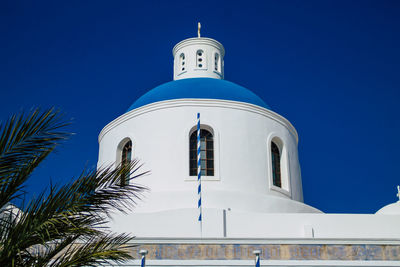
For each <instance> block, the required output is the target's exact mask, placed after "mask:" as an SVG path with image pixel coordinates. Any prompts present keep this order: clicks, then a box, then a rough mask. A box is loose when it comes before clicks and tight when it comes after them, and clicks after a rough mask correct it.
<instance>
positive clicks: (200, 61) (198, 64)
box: [196, 50, 206, 69]
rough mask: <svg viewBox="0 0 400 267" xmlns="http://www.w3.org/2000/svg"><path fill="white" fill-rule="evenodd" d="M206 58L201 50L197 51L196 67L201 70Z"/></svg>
mask: <svg viewBox="0 0 400 267" xmlns="http://www.w3.org/2000/svg"><path fill="white" fill-rule="evenodd" d="M205 61H206V57H205V55H204V51H203V50H197V52H196V67H197V68H199V69H203V68H205V67H206V62H205Z"/></svg>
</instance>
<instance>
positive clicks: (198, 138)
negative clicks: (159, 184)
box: [197, 113, 203, 235]
mask: <svg viewBox="0 0 400 267" xmlns="http://www.w3.org/2000/svg"><path fill="white" fill-rule="evenodd" d="M197 181H198V183H199V185H198V188H197V194H198V196H199V201H198V203H197V207H198V209H199V222H200V235H202V231H203V229H202V210H201V140H200V113H197Z"/></svg>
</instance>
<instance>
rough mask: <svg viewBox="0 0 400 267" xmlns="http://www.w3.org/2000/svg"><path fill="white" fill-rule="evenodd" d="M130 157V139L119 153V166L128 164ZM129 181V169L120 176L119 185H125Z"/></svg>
mask: <svg viewBox="0 0 400 267" xmlns="http://www.w3.org/2000/svg"><path fill="white" fill-rule="evenodd" d="M131 159H132V141H130V140H129V141H128V142H126V144H125V145H124V147H123V148H122V154H121V166H122V167H124V166H127V165H129V164H130V162H131ZM128 183H129V170H127V171H126V172H124V173H123V174H122V176H121V184H120V185H121V186H125V185H127V184H128Z"/></svg>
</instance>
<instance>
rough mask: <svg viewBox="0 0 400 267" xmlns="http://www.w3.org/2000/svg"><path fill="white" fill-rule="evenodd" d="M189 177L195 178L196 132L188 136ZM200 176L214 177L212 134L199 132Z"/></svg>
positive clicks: (204, 131) (202, 130)
mask: <svg viewBox="0 0 400 267" xmlns="http://www.w3.org/2000/svg"><path fill="white" fill-rule="evenodd" d="M189 143H190V144H189V157H190V158H189V161H190V164H189V165H190V166H189V175H190V176H197V131H194V132H193V133H192V134H191V135H190V141H189ZM200 151H201V152H200V159H201V175H202V176H214V139H213V135H212V133H210V132H209V131H207V130H205V129H201V130H200Z"/></svg>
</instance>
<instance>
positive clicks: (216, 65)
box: [214, 53, 221, 72]
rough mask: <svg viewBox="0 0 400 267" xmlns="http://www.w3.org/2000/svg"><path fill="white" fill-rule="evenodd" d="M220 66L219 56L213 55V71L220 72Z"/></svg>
mask: <svg viewBox="0 0 400 267" xmlns="http://www.w3.org/2000/svg"><path fill="white" fill-rule="evenodd" d="M220 66H221V64H220V61H219V54H218V53H215V55H214V70H215V71H218V72H221V67H220Z"/></svg>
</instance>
